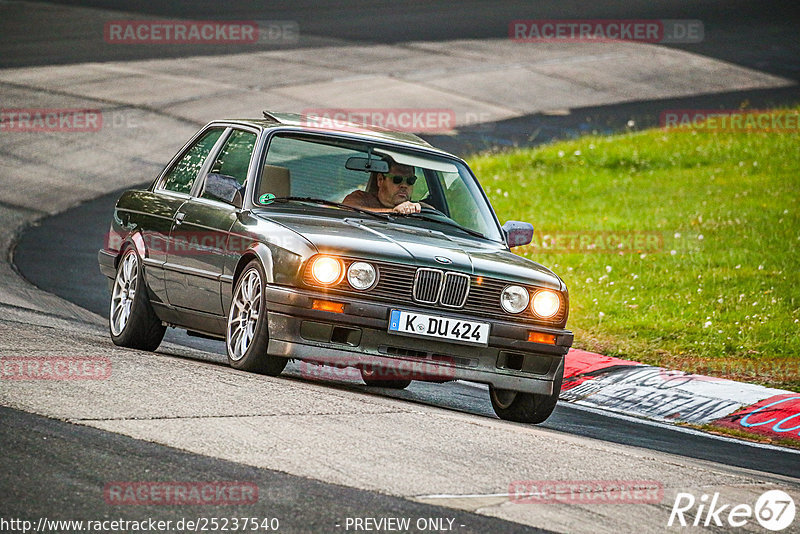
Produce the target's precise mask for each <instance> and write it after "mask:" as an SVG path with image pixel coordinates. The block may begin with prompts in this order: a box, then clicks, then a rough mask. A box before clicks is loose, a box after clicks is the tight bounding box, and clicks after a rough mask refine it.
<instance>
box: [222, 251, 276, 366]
mask: <svg viewBox="0 0 800 534" xmlns="http://www.w3.org/2000/svg"><path fill="white" fill-rule="evenodd" d="M265 279H266V277H265V276H264V270H263V268H262V267H261V263H259V261H258V260H253V261H251V262H250V263H248V264H247V266H246V267H245V268H244V270H243V271H242V274H241V276H240V277H239V280H238V281H237V282H236V287H235V288H234V290H233V300H232V301H231V311H230V313H229V314H228V323H227V327H226V328H225V347H226V348H227V352H228V363H229V364H230V365H231V367H233V368H235V369H241V370H243V371H254V372H257V373H263V374H266V375H270V376H278V375H279V374H281V372H282V371H283V369H284V367H286V362H287V360H286V358H280V357H276V356H269V355H268V354H267V344H268V343H269V329H268V325H267V306H266V299H267V297H266V287H265V284H264V280H265Z"/></svg>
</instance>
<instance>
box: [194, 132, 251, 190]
mask: <svg viewBox="0 0 800 534" xmlns="http://www.w3.org/2000/svg"><path fill="white" fill-rule="evenodd" d="M255 144H256V134H254V133H251V132H246V131H244V130H234V131H233V132H231V135H230V137H228V140H227V141H225V145H223V147H222V149H221V150H220V152H219V155H218V156H217V159H216V160H214V163H213V165H212V166H211V170H210V171H209V172H208V175H207V176H206V182H205V185H204V186H203V193H202V195H200V196H201V197H202V198H208V199H211V200H219V201H222V202H227V203H228V204H232V203H233V202H234V199H235V198H236V195H237V194H238V195H240V197H239V198H240V199H241V198H243V197H244V188H245V182H246V181H247V170H248V169H249V168H250V157H251V156H252V155H253V148H254V147H255Z"/></svg>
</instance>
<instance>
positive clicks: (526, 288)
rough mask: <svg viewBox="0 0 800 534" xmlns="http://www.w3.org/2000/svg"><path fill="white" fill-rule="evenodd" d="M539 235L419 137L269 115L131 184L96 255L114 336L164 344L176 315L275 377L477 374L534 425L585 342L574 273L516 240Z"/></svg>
mask: <svg viewBox="0 0 800 534" xmlns="http://www.w3.org/2000/svg"><path fill="white" fill-rule="evenodd" d="M532 237H533V227H532V226H531V225H530V224H528V223H522V222H516V221H509V222H506V223H505V224H504V225H502V226H501V225H500V223H499V222H498V219H497V217H496V216H495V214H494V212H493V210H492V208H491V206H490V204H489V201H488V200H487V198H486V195H485V194H484V192H483V190H482V189H481V187H480V185H479V184H478V181H477V180H476V179H475V177H474V176H473V174H472V172H471V171H470V169H469V168H468V167H467V165H466V164H465V163H464V161H462V160H461V159H459V158H457V157H455V156H452V155H450V154H448V153H446V152H443V151H441V150H438V149H435V148H433V147H432V146H431V145H429V144H428V143H427V142H425V141H424V140H422V139H420V138H418V137H416V136H414V135H411V134H407V133H398V132H390V131H386V130H381V129H376V128H367V127H362V126H357V125H350V124H347V125H343V124H325V123H323V122H320V121H318V120H316V119H314V118H313V117H306V116H301V115H290V114H277V113H266V112H265V113H264V118H263V119H257V120H222V121H214V122H211V123H209V124H208V125H207V126H205V127H204V128H202V129H201V130H200V131H199V132H198V133H197V134H196V135H195V136H194V137H193V138H192V139H191V140H190V141H189V142H188V143H187V144H186V146H184V147H183V149H182V150H181V151H180V152H179V153H178V154H177V155H176V156H175V157H174V158H173V159H172V161H170V162H169V164H168V165H167V166H166V167H165V168H164V170H163V171H162V172H161V173H160V174H159V175H158V177H157V178H156V179H155V180H154V181H153V183H152V184H151V185H150V187H149V188H147V189H144V190H131V191H126V192H125V193H124V194H123V195H122V196H121V197H120V199H119V200H118V201H117V204H116V207H115V210H114V217H113V221H112V223H111V230H110V233H109V239H108V240H107V243H106V245H105V246H104V248H103V249H102V250H100V251H99V254H98V259H99V262H100V270H101V271H102V272H103V273H104V274H105V275H106V276H108V277H109V278H110V284H111V291H112V295H111V308H110V314H109V329H110V332H111V338H112V339H113V341H114V343H116V344H117V345H121V346H125V347H132V348H138V349H143V350H155V349H156V348H157V347H158V345H159V344H160V343H161V340H162V338H163V336H164V332H165V329H166V328H167V327H168V326H170V327H175V328H182V329H186V330H187V331H189V333H191V334H194V335H200V336H207V337H213V338H218V339H223V340H225V344H226V347H227V353H228V360H229V362H230V364H231V365H232V366H233V367H235V368H237V369H243V370H249V371H256V372H260V373H266V374H268V375H273V376H275V375H278V374H280V373H281V372H282V371H283V369H284V367H285V366H286V362H287V361H288V360H289V359H297V360H300V361H301V362H303V364H304V365H308V364H309V363H311V364H313V365H314V366H316V365H327V366H337V367H339V368H345V367H346V368H348V369H358V371H356V372H357V373H358V372H360V374H361V377H362V378H363V380H364V381H365V382H366V383H367V384H368V385H374V386H382V387H392V388H402V387H406V386H407V385H408V384H409V382H410V381H411V379H414V380H428V381H433V382H447V381H450V380H469V381H473V382H482V383H485V384H488V385H489V392H490V398H491V402H492V406H493V407H494V410H495V412H496V413H497V415H498V416H500V417H501V418H503V419H508V420H513V421H520V422H531V423H540V422H542V421H544V420H545V419H547V417H548V416H549V415H550V413H551V412H552V411H553V408H554V407H555V405H556V402H557V400H558V394H559V391H560V386H561V381H562V376H563V373H564V356H565V354H566V352H567V350H568V349H569V347H570V346H571V345H572V339H573V336H572V333H571V332H570V331H568V330H565V325H566V322H567V315H568V309H569V297H568V293H567V288H566V286H565V285H564V283H563V282H562V280H561V279H560V278H559V277H558V276H557V275H555V274H554V273H553V272H552V271H550V270H548V269H546V268H545V267H542V266H541V265H539V264H537V263H534V262H532V261H529V260H527V259H524V258H521V257H519V256H517V255H515V254H513V253H512V252H511V250H510V248H511V247H514V246H518V245H525V244H527V243H529V242H530V241H531V239H532Z"/></svg>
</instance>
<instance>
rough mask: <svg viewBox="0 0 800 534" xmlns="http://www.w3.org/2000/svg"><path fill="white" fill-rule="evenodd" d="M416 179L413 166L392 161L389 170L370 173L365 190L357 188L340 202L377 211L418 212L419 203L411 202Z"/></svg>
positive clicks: (419, 208)
mask: <svg viewBox="0 0 800 534" xmlns="http://www.w3.org/2000/svg"><path fill="white" fill-rule="evenodd" d="M416 181H417V177H416V176H415V175H414V167H411V166H409V165H399V164H397V163H394V162H392V164H391V165H390V166H389V172H387V173H380V172H373V173H370V177H369V182H367V189H366V191H361V190H358V189H357V190H355V191H353V192H352V193H350V194H349V195H347V196H346V197H345V198H344V200H343V201H342V203H343V204H347V205H348V206H353V207H356V208H364V209H368V210H371V211H378V212H393V213H403V214H409V213H419V212H420V210H421V209H422V206H421V205H420V203H419V202H411V195H412V194H413V193H414V183H415V182H416Z"/></svg>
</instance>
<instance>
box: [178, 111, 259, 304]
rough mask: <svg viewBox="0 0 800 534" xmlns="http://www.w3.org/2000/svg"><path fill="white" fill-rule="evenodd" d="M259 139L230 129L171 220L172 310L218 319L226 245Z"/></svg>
mask: <svg viewBox="0 0 800 534" xmlns="http://www.w3.org/2000/svg"><path fill="white" fill-rule="evenodd" d="M257 137H258V135H257V133H256V132H255V131H250V130H249V129H245V128H238V127H237V128H232V129H231V130H230V131H229V132H228V134H227V135H226V138H225V139H224V142H223V143H221V146H220V147H219V148H218V150H217V152H216V153H215V155H214V156H213V159H212V163H211V164H210V165H208V166H206V168H205V169H203V172H202V175H201V178H200V179H199V180H198V185H197V186H196V187H195V189H194V192H193V193H194V194H193V195H192V197H191V198H189V199H188V200H187V201H186V202H185V203H184V204H183V205H182V206H181V207H180V209H179V210H178V212H177V213H176V214H175V219H174V222H173V226H172V231H171V234H170V247H169V252H168V257H167V262H168V264H169V266H170V274H169V275H168V276H167V277H166V287H167V296H168V298H169V302H170V304H171V305H173V306H177V307H180V308H185V309H189V310H193V311H195V312H201V313H205V314H212V315H217V316H221V315H223V305H222V298H221V281H220V277H221V276H222V274H223V269H224V266H225V260H226V241H227V239H228V231H229V230H230V228H231V226H232V225H233V222H234V220H235V218H236V214H237V213H238V210H239V208H240V207H241V202H242V199H243V197H244V190H245V186H246V181H247V175H248V172H249V168H250V164H251V160H252V156H253V150H254V147H255V143H256V139H257Z"/></svg>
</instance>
